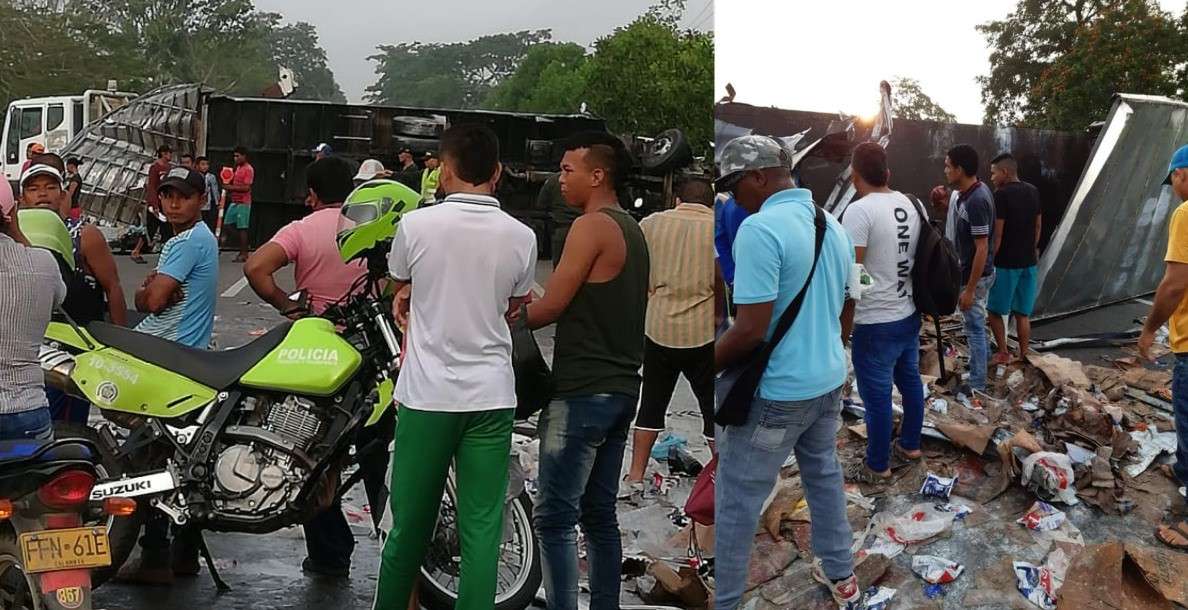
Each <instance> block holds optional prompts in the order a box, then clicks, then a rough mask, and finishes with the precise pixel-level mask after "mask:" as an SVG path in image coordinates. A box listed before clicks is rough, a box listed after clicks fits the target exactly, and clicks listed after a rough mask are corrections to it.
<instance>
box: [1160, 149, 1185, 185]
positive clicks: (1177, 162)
mask: <svg viewBox="0 0 1188 610" xmlns="http://www.w3.org/2000/svg"><path fill="white" fill-rule="evenodd" d="M1186 167H1188V144H1185V145H1183V146H1181V147H1179V148H1178V149H1176V152H1175V153H1174V154H1173V155H1172V158H1171V163H1168V164H1167V177H1166V178H1164V179H1163V183H1164V184H1171V175H1172V172H1174V171H1176V170H1177V169H1184V168H1186Z"/></svg>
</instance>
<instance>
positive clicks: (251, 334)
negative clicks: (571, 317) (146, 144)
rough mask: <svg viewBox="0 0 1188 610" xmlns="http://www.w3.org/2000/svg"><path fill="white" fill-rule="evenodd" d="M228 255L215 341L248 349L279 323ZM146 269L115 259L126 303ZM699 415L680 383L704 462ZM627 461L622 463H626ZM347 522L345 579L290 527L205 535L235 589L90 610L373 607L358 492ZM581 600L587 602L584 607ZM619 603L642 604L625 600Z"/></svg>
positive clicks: (152, 591) (110, 599) (191, 587)
mask: <svg viewBox="0 0 1188 610" xmlns="http://www.w3.org/2000/svg"><path fill="white" fill-rule="evenodd" d="M233 257H234V254H233V253H223V254H222V255H221V256H220V265H219V293H220V296H219V298H218V305H217V310H216V319H215V331H214V342H215V344H216V346H217V347H218V348H219V349H226V348H230V347H235V346H239V345H243V344H245V343H248V342H249V341H251V340H252V339H254V338H255V337H256V336H258V335H259V334H262V333H263V332H264V331H266V330H267V329H269V328H271V327H272V326H273V325H275V324H277V323H278V322H280V321H281V320H282V319H283V318H282V317H281V316H280V315H279V314H277V313H276V312H275V311H274V310H273V309H272V307H271V306H269V305H267V304H265V303H264V302H263V301H261V300H260V299H259V298H258V297H257V296H256V295H255V293H253V292H252V290H251V287H249V286H247V281H246V280H245V279H244V278H243V272H242V265H241V264H238V263H232V262H231V261H232V258H233ZM145 258H146V259H147V260H148V262H149V264H148V265H137V264H135V263H133V262H132V261H131V260H130V259H129V258H128V257H127V256H117V264H118V267H119V272H120V280H121V283H122V284H123V286H124V290H125V293H126V294H127V296H128V298H129V300H130V299H131V298H132V295H133V294H134V293H135V289H136V288H137V287H138V286H139V285H140V283H141V282H142V281H143V279H144V277H145V275H146V274H147V273H148V272H149V271H150V270H152V269H154V268H155V266H156V262H157V257H156V256H155V255H154V256H146V257H145ZM551 270H552V267H551V265H550V264H549V263H548V262H544V261H542V262H541V263H540V264H539V265H538V267H537V281H538V283H539V284H541V285H543V284H544V283H545V281H546V279H547V277H548V275H549V273H550V272H551ZM278 283H280V284H281V287H282V288H286V289H290V288H291V287H292V286H293V279H292V274H291V273H290V272H288V271H285V272H282V276H281V277H279V278H278ZM537 337H538V340H539V342H540V344H541V349H542V351H544V353H545V357H546V358H552V347H553V342H552V330H551V328H545V329H541V330H540V331H538V332H537ZM696 410H697V405H696V401H695V400H694V399H693V395H692V393H691V392H690V390H689V387H688V385H687V384H686V383H685V382H684V381H683V380H682V381H681V382H680V384H679V385H678V388H677V393H676V395H675V396H674V398H673V402H672V405H671V407H670V413H681V415H677V416H673V417H670V427H672V428H673V429H674V430H675V431H677V432H678V433H680V434H682V435H684V436H685V437H686V438H688V439H689V441H690V444H691V446H692V448H693V449H694V452H695V453H697V454H698V455H699V457H700V458H701V459H702V461H705V460H706V459H708V449H707V448H706V447H705V444H704V442H702V440H701V437H700V421H699V419H698V418H697V417H695V416H692V415H689V413H690V412H695V411H696ZM629 460H630V456H629V455H628V457H627V459H626V460H625V461H627V462H629ZM345 504H346V508H347V510H348V519H349V520H352V521H354V520H357V521H358V523H353V525H352V528H353V529H354V531H355V539H356V547H355V553H354V558H353V565H352V569H351V576H350V579H349V580H326V579H319V578H310V577H306V576H305V575H303V574H302V572H301V569H300V566H301V561H302V559H304V557H305V543H304V540H303V538H302V533H301V528H299V527H298V528H290V529H288V530H282V531H279V532H275V533H273V534H268V535H246V534H227V533H209V532H208V533H207V534H206V539H207V542H208V544H209V545H210V547H211V551H212V554H213V556H214V557H215V560H216V567H217V568H218V570H219V572H220V574H221V576H222V577H223V579H224V580H226V581H227V583H228V584H229V585H230V586H231V587H232V590H231V591H230V592H229V593H224V594H219V593H218V592H217V590H216V588H215V586H214V583H213V581H212V580H211V579H210V578H209V575H208V574H207V571H206V569H205V568H203V570H202V573H201V574H200V575H199V576H197V577H195V578H183V579H179V580H177V581H176V582H175V583H174V584H173V585H172V586H169V587H146V586H130V585H122V584H115V583H113V584H108V585H105V586H104V587H102V588H100V589H99V590H97V591H96V592H95V607H96V608H106V609H110V610H117V609H118V610H139V609H145V610H148V609H152V610H157V609H161V610H164V609H169V610H233V609H234V610H239V609H245V610H246V609H249V608H250V609H253V610H255V609H262V608H267V609H277V610H282V609H284V610H288V609H303V610H304V609H311V610H312V609H315V608H317V609H331V608H332V609H334V610H354V609H366V608H370V607H371V601H372V596H373V595H374V591H375V584H376V573H377V570H378V566H379V551H380V548H379V543H378V541H377V540H376V539H375V538H374V536H373V535H372V534H371V533H370V531H369V529H370V528H369V527H368V525H367V523H369V519H370V518H369V517H367V516H366V511H367V509H368V507H367V506H366V498H365V496H364V495H363V492H362V486H361V485H360V486H357V487H356V489H354V490H352V492H351V493H348V494H347V497H346V499H345ZM583 601H584V600H583ZM623 601H624V603H639V602H638V600H637V599H632V598H631V597H630V595H629V594H626V593H625V594H624V599H623Z"/></svg>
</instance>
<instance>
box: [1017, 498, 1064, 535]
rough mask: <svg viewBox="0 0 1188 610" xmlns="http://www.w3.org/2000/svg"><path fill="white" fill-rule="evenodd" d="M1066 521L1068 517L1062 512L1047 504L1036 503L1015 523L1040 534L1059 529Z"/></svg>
mask: <svg viewBox="0 0 1188 610" xmlns="http://www.w3.org/2000/svg"><path fill="white" fill-rule="evenodd" d="M1067 519H1068V515H1065V514H1064V511H1062V510H1060V509H1058V508H1056V507H1055V506H1052V505H1051V504H1048V503H1047V502H1040V501H1037V502H1036V503H1035V504H1032V505H1031V509H1030V510H1028V511H1027V512H1026V513H1025V514H1024V515H1023V516H1022V517H1020V518H1019V519H1018V520H1016V521H1015V523H1018V524H1020V525H1025V526H1027V529H1032V530H1037V531H1041V532H1050V531H1052V530H1056V529H1059V528H1060V526H1061V525H1063V524H1064V522H1065V520H1067Z"/></svg>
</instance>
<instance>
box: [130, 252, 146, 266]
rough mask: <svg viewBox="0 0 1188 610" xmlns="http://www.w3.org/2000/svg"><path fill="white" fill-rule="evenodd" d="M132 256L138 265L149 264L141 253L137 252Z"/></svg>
mask: <svg viewBox="0 0 1188 610" xmlns="http://www.w3.org/2000/svg"><path fill="white" fill-rule="evenodd" d="M131 258H132V262H134V263H136V264H137V265H147V264H148V261H146V260H144V257H143V256H140V255H139V254H137V255H136V256H133V257H131Z"/></svg>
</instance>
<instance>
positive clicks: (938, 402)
mask: <svg viewBox="0 0 1188 610" xmlns="http://www.w3.org/2000/svg"><path fill="white" fill-rule="evenodd" d="M928 408H929V409H931V410H933V411H935V412H937V413H940V414H941V415H945V414H947V413H948V412H949V401H947V400H945V399H943V398H933V399H930V400H929V401H928Z"/></svg>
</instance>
